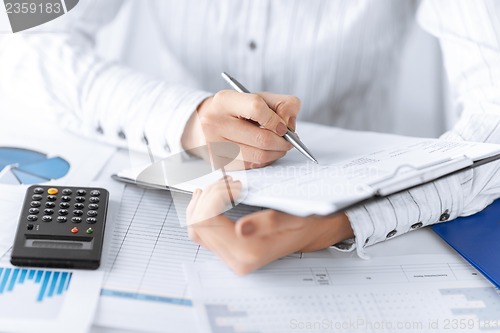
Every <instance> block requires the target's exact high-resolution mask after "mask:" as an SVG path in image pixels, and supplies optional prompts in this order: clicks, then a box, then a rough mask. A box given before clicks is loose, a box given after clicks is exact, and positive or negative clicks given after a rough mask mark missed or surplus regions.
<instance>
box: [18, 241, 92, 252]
mask: <svg viewBox="0 0 500 333" xmlns="http://www.w3.org/2000/svg"><path fill="white" fill-rule="evenodd" d="M93 245H94V241H93V240H90V241H85V240H78V241H68V240H54V239H26V242H25V243H24V246H26V247H30V248H39V249H40V248H43V249H66V250H92V248H93Z"/></svg>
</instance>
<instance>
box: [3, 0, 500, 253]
mask: <svg viewBox="0 0 500 333" xmlns="http://www.w3.org/2000/svg"><path fill="white" fill-rule="evenodd" d="M122 5H123V1H120V0H106V1H102V0H88V1H85V2H84V1H81V2H80V4H79V5H78V6H77V7H76V8H75V9H73V10H72V11H71V12H69V13H68V14H66V15H64V16H63V17H61V18H59V19H57V20H55V21H53V22H51V23H49V24H47V25H44V26H42V27H40V28H39V29H38V30H40V31H42V30H43V31H45V32H43V33H34V32H28V33H18V34H14V35H9V36H7V37H5V38H4V39H3V40H2V41H1V42H0V73H1V74H0V88H1V89H2V90H4V91H6V92H9V91H10V92H11V93H12V94H14V95H15V94H16V93H18V92H19V91H23V94H22V95H23V97H24V98H36V99H38V100H40V101H41V102H42V101H43V102H44V103H47V104H48V105H50V106H51V107H52V109H53V110H55V112H58V113H59V118H60V119H61V123H62V125H63V126H65V127H67V128H69V129H71V130H73V131H75V132H78V133H80V134H82V135H86V136H89V137H93V138H97V139H100V140H104V141H106V142H110V143H113V144H117V145H122V146H125V145H127V143H128V145H129V148H133V149H144V148H145V142H149V144H150V146H151V148H152V150H153V152H155V153H165V152H171V151H172V152H173V151H179V150H180V149H181V145H180V137H181V135H182V132H183V130H184V125H185V123H186V122H187V120H188V118H189V117H190V115H191V114H192V113H193V111H194V110H195V109H196V107H197V105H198V104H199V103H200V102H201V101H202V100H203V99H205V98H206V97H207V96H210V95H211V94H213V93H214V92H216V91H218V90H221V89H227V86H226V84H225V83H224V82H223V81H222V80H221V79H220V77H219V75H220V72H222V71H227V72H229V73H231V74H232V75H233V76H234V77H237V78H238V79H239V80H240V81H241V82H244V83H245V86H247V87H248V88H249V90H251V91H271V92H276V93H284V94H290V95H296V96H298V97H299V98H300V99H301V100H302V109H301V112H300V113H299V116H298V119H299V120H303V121H313V122H318V123H322V124H328V125H333V126H340V127H344V128H350V129H360V130H374V131H390V130H391V128H392V119H393V118H394V113H395V112H397V110H394V109H393V108H392V107H391V103H390V100H391V99H390V93H391V91H390V87H391V84H392V83H393V80H394V79H395V77H396V74H397V73H398V70H399V60H400V59H399V55H400V51H401V48H402V46H403V43H404V42H405V37H406V35H407V31H408V29H409V27H410V26H411V24H412V23H413V20H415V19H416V18H417V19H418V21H419V23H420V24H421V25H422V26H423V28H424V29H426V30H427V31H429V32H430V33H432V34H433V35H435V36H436V37H437V38H439V41H440V43H441V48H442V50H443V60H444V64H445V67H446V71H447V74H448V78H449V80H450V82H451V84H452V85H453V87H454V90H455V91H456V92H457V96H458V97H457V98H458V99H457V102H458V103H459V105H460V110H461V116H460V119H459V121H458V123H457V124H456V125H455V126H454V128H453V129H452V130H451V131H449V132H447V133H444V134H443V137H444V138H446V139H449V140H469V141H481V142H493V143H500V126H499V124H500V107H499V102H500V87H499V83H500V2H499V1H494V0H490V1H488V0H474V1H471V0H439V1H437V0H434V1H429V0H427V1H423V2H417V1H413V0H404V1H403V0H377V1H373V0H307V1H305V0H302V1H301V0H239V1H235V0H182V1H178V0H148V1H141V4H140V7H141V10H140V11H137V13H136V15H137V17H135V18H134V20H133V21H134V22H132V23H131V26H130V30H129V33H130V35H132V32H133V31H134V30H135V29H136V28H137V26H136V25H135V24H145V22H147V24H149V25H152V26H154V28H155V31H156V33H158V34H159V36H160V40H161V41H162V42H161V45H158V46H157V49H158V50H159V51H158V52H157V53H155V54H154V57H155V59H157V61H156V63H155V64H152V67H154V68H156V70H155V71H154V72H153V73H149V74H145V73H141V72H139V71H137V70H134V69H132V68H129V67H126V66H124V65H123V64H120V63H114V62H110V61H106V60H103V59H101V58H99V57H98V56H97V54H96V51H95V45H94V44H95V36H96V34H97V32H98V31H99V30H100V29H101V28H102V27H103V26H104V25H105V24H106V23H107V22H109V21H110V20H112V19H113V18H114V17H115V15H116V13H117V12H118V11H119V9H120V7H121V6H122ZM136 7H137V6H136ZM134 47H135V46H134V41H133V40H131V41H130V42H129V43H128V44H127V45H126V49H125V50H124V54H127V52H136V53H137V52H138V50H137V49H135V48H134ZM139 51H140V50H139ZM298 131H299V132H300V128H299V129H298ZM125 138H126V139H125ZM498 170H499V163H490V164H488V165H484V166H481V167H479V168H477V169H475V170H473V171H466V172H462V173H460V174H458V175H455V176H451V177H447V178H445V179H442V180H439V181H436V182H433V183H431V184H428V185H424V186H420V187H418V188H415V189H412V190H410V191H406V192H403V193H400V194H396V195H392V196H390V197H387V198H384V199H380V200H377V201H374V202H372V203H370V204H366V205H363V206H359V207H356V208H354V209H350V210H349V211H347V214H348V216H349V219H350V221H351V224H352V227H353V229H354V232H355V236H356V237H355V240H356V247H357V249H358V253H359V254H360V255H361V256H363V248H364V247H366V246H368V245H371V244H374V243H377V242H380V241H383V240H385V239H388V238H392V237H394V236H397V235H400V234H403V233H405V232H407V231H410V230H414V229H418V228H420V227H422V226H425V225H429V224H433V223H437V222H442V221H446V220H450V219H453V218H455V217H457V216H461V215H469V214H473V213H475V212H477V211H479V210H481V209H483V208H484V207H485V206H486V205H488V204H489V203H491V202H492V201H493V200H494V199H495V198H497V197H500V177H498V176H497V171H498Z"/></svg>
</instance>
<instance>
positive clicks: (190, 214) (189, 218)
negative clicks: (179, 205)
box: [186, 188, 202, 225]
mask: <svg viewBox="0 0 500 333" xmlns="http://www.w3.org/2000/svg"><path fill="white" fill-rule="evenodd" d="M201 192H202V190H201V189H199V188H197V189H195V190H194V192H193V195H192V196H191V201H190V202H189V205H188V206H187V208H186V217H187V224H188V225H189V224H191V223H192V220H193V216H194V212H195V211H196V205H197V203H198V200H199V198H200V194H201Z"/></svg>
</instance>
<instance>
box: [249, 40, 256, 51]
mask: <svg viewBox="0 0 500 333" xmlns="http://www.w3.org/2000/svg"><path fill="white" fill-rule="evenodd" d="M248 48H249V49H250V50H252V51H254V50H255V49H257V43H255V41H253V40H252V41H250V43H248Z"/></svg>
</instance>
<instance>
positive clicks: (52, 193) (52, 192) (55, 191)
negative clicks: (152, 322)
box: [47, 188, 59, 195]
mask: <svg viewBox="0 0 500 333" xmlns="http://www.w3.org/2000/svg"><path fill="white" fill-rule="evenodd" d="M58 192H59V191H58V190H57V188H49V189H48V190H47V193H48V194H50V195H56V194H57V193H58Z"/></svg>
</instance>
